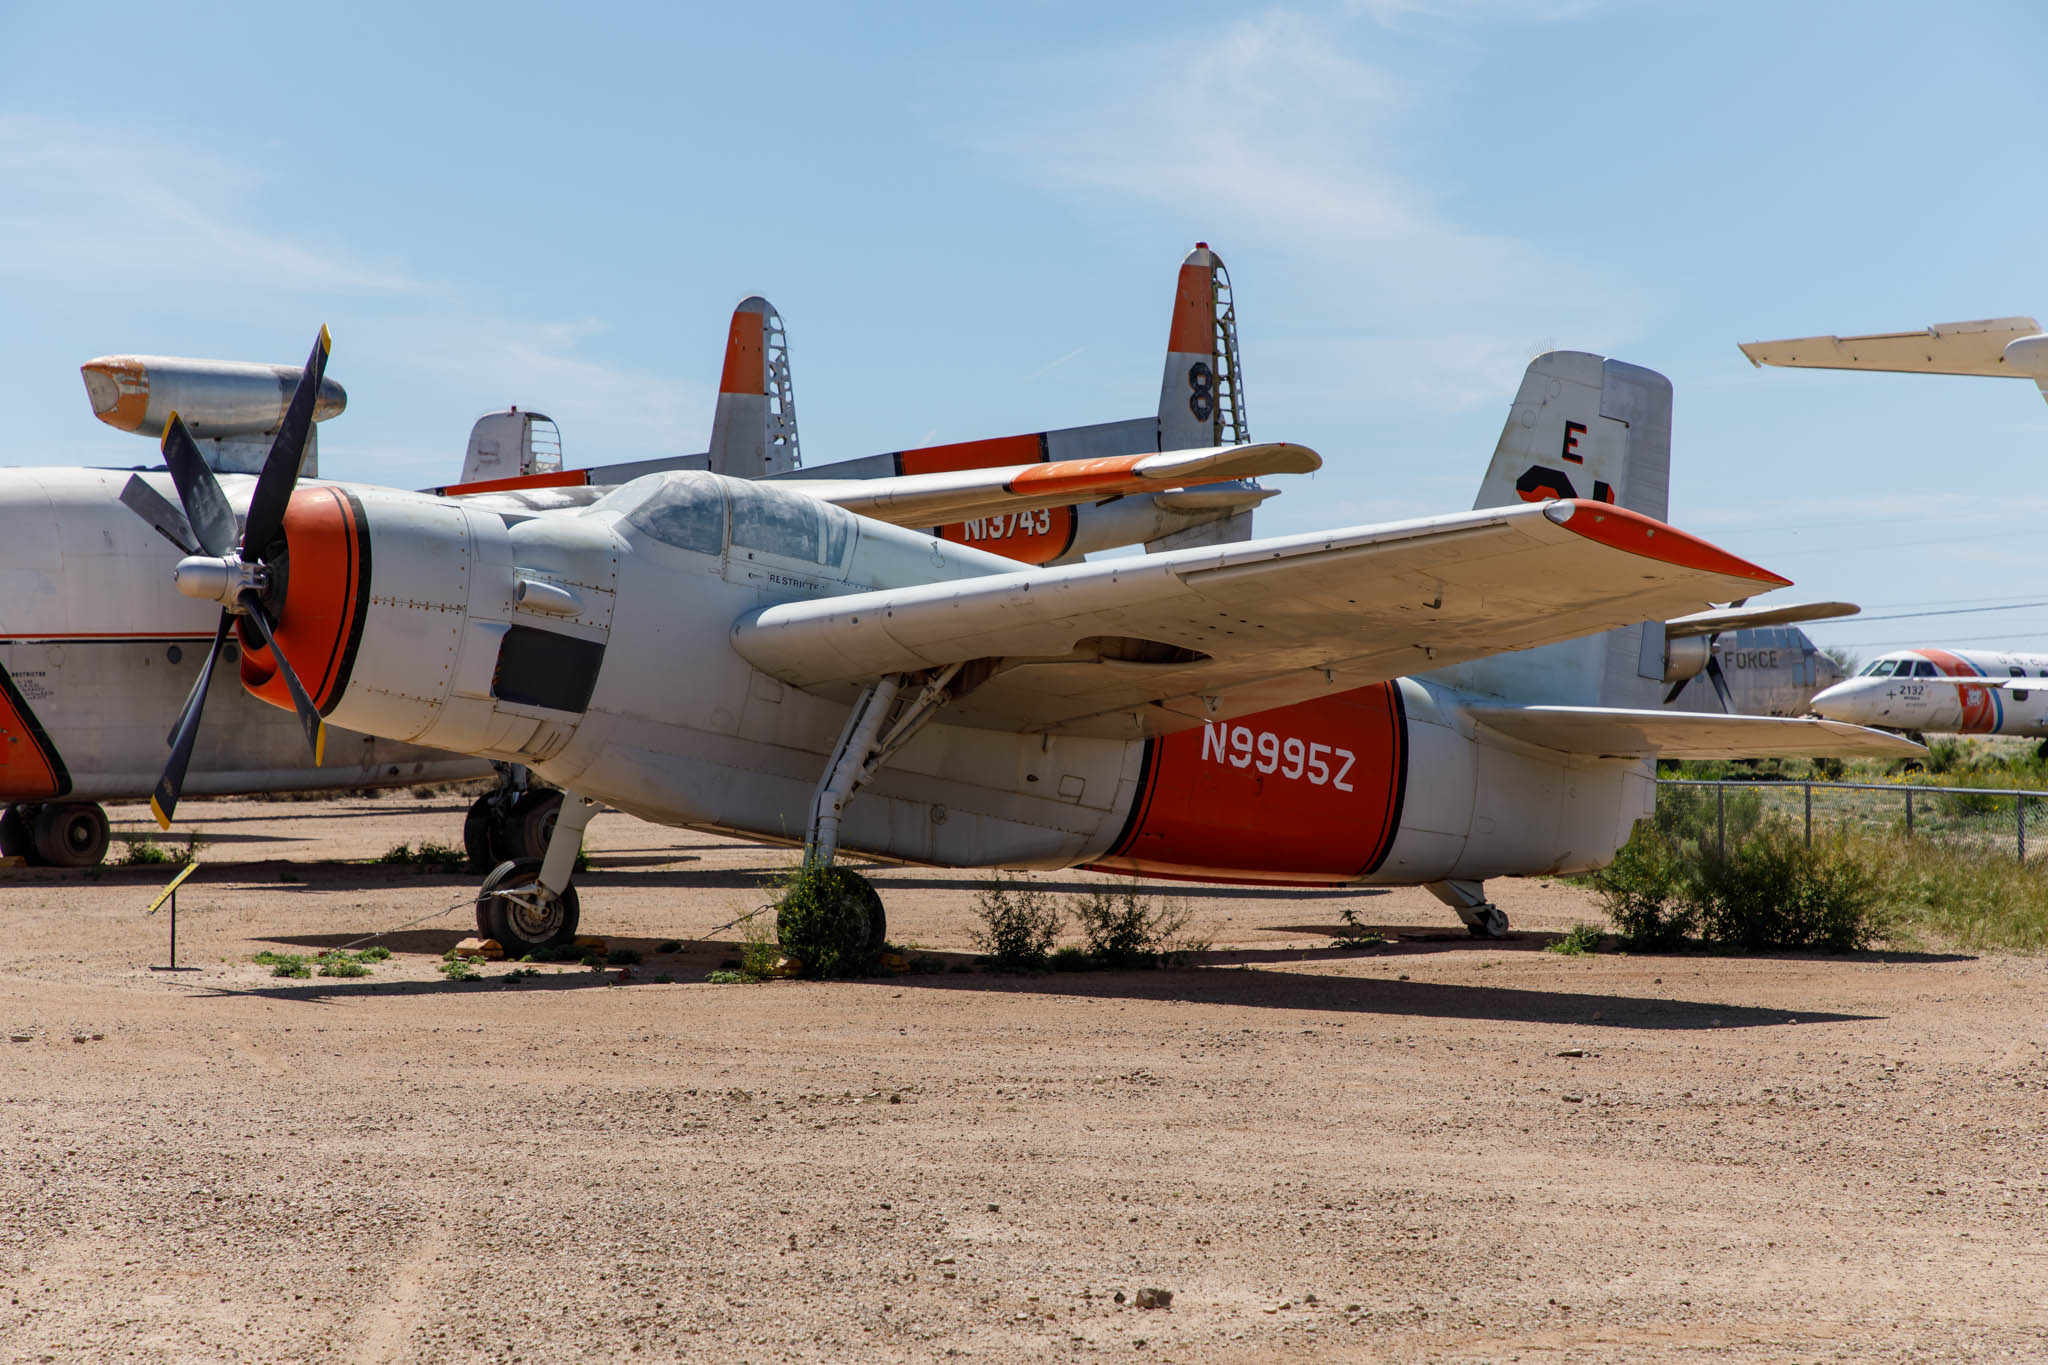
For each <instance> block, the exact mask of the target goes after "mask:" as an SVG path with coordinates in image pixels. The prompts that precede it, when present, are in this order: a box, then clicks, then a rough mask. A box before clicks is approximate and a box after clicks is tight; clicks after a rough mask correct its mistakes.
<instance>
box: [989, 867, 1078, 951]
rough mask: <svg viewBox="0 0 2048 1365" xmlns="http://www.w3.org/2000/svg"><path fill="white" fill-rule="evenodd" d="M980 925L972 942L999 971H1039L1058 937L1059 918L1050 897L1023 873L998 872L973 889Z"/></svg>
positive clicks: (1058, 913) (1057, 910)
mask: <svg viewBox="0 0 2048 1365" xmlns="http://www.w3.org/2000/svg"><path fill="white" fill-rule="evenodd" d="M974 913H975V914H976V915H977V916H978V917H979V918H980V920H981V927H980V928H979V929H977V930H975V931H974V945H975V947H977V948H979V949H981V951H982V952H983V954H985V955H986V956H987V958H988V960H989V965H990V966H991V967H994V968H995V969H996V970H997V971H999V972H1042V971H1044V970H1045V969H1046V966H1047V964H1048V961H1049V959H1050V957H1051V954H1052V947H1053V944H1055V943H1057V942H1058V941H1059V937H1060V928H1061V919H1060V912H1059V909H1058V908H1057V907H1056V906H1055V905H1054V904H1053V903H1052V898H1051V897H1050V896H1048V895H1047V894H1046V893H1045V892H1043V891H1041V890H1039V889H1038V888H1037V887H1036V886H1033V885H1032V884H1031V879H1030V877H1029V876H1027V875H1025V874H1023V873H1015V872H998V873H996V874H995V875H994V876H993V877H991V878H990V879H989V880H988V881H986V882H983V883H982V887H981V890H980V891H978V892H976V893H975V897H974Z"/></svg>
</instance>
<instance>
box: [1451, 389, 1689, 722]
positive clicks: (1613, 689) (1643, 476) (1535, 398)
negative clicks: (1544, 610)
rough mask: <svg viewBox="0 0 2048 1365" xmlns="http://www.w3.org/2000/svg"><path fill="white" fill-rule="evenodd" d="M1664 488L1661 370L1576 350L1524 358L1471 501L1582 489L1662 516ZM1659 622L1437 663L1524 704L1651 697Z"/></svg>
mask: <svg viewBox="0 0 2048 1365" xmlns="http://www.w3.org/2000/svg"><path fill="white" fill-rule="evenodd" d="M1670 491H1671V381H1670V380H1668V379H1666V378H1665V377H1664V376H1663V375H1661V374H1658V373H1657V372H1656V371H1655V370H1646V369H1643V368H1642V367H1641V366H1639V365H1630V364H1627V363H1626V362H1624V361H1620V360H1609V359H1606V358H1605V357H1603V356H1597V355H1588V354H1586V353H1585V352H1583V351H1550V352H1547V353H1546V354H1543V355H1540V356H1537V357H1536V359H1534V360H1532V361H1530V362H1529V369H1528V371H1527V373H1525V374H1524V375H1523V376H1522V387H1521V389H1520V391H1519V392H1517V393H1516V395H1515V402H1514V406H1513V407H1512V408H1510V409H1509V411H1508V420H1507V422H1506V424H1505V425H1504V426H1503V427H1502V428H1501V433H1500V441H1499V443H1498V444H1497V445H1495V447H1494V451H1493V462H1492V463H1491V464H1490V465H1488V466H1487V470H1486V477H1485V478H1484V479H1483V480H1482V481H1481V483H1480V485H1479V497H1478V498H1477V499H1476V500H1475V501H1474V502H1473V504H1472V505H1473V506H1474V507H1501V506H1506V505H1509V504H1512V503H1515V502H1518V501H1520V502H1541V501H1543V500H1545V499H1548V498H1591V499H1594V500H1596V501H1599V502H1611V503H1614V504H1616V505H1618V506H1621V507H1626V508H1628V509H1629V510H1630V511H1634V512H1641V513H1643V514H1644V515H1645V516H1651V517H1655V518H1657V519H1658V520H1659V521H1663V520H1665V519H1666V516H1667V509H1668V504H1669V502H1670ZM1664 672H1665V668H1664V630H1663V625H1662V623H1661V622H1648V623H1645V624H1644V625H1640V626H1627V627H1624V628H1623V629H1621V630H1610V631H1608V632H1606V633H1605V634H1602V635H1589V636H1587V637H1585V638H1584V639H1580V640H1566V641H1563V642H1562V643H1559V644H1555V645H1546V646H1544V647H1543V648H1541V649H1530V650H1523V651H1520V652H1518V653H1513V654H1499V655H1495V656H1493V657H1492V658H1488V659H1480V660H1477V661H1475V662H1473V663H1469V664H1462V665H1460V666H1459V667H1457V668H1453V669H1448V670H1446V671H1445V672H1444V673H1443V674H1442V675H1440V676H1441V678H1442V680H1443V681H1444V682H1446V683H1448V684H1449V685H1450V686H1452V687H1457V688H1460V689H1462V690H1465V691H1471V692H1480V693H1485V694H1487V695H1490V696H1497V697H1505V698H1509V699H1512V700H1515V701H1521V702H1528V703H1532V704H1535V703H1556V704H1569V705H1578V706H1631V707H1637V706H1640V707H1651V706H1655V705H1657V704H1658V701H1659V699H1660V697H1661V694H1662V688H1663V678H1664Z"/></svg>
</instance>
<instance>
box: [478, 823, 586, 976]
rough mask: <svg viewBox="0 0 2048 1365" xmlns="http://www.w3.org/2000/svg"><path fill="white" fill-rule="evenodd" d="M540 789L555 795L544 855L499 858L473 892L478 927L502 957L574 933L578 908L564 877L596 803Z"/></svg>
mask: <svg viewBox="0 0 2048 1365" xmlns="http://www.w3.org/2000/svg"><path fill="white" fill-rule="evenodd" d="M544 794H545V795H547V796H550V797H553V798H554V805H555V809H556V812H557V815H556V818H555V819H554V821H553V824H552V827H551V828H550V829H549V831H548V838H547V846H546V856H544V857H542V858H538V859H535V858H508V859H505V860H503V861H501V862H499V864H498V865H497V866H496V867H495V868H493V869H492V871H491V875H490V876H488V877H486V878H484V884H483V886H482V887H481V888H480V889H479V890H478V891H477V897H476V927H477V932H478V933H480V934H482V935H483V936H484V937H485V938H494V939H496V940H497V941H498V942H499V944H500V945H501V946H503V948H504V949H505V955H506V956H507V957H524V956H526V955H527V954H528V953H530V952H532V951H534V950H535V949H536V948H548V947H553V946H555V945H558V944H563V943H567V942H569V940H571V939H573V938H575V937H576V923H577V920H578V918H579V916H580V913H581V910H580V907H579V906H578V904H577V900H576V888H575V887H573V886H571V885H570V884H569V880H570V878H571V877H573V876H574V875H575V874H576V853H577V850H579V849H581V848H582V847H583V831H584V830H585V829H587V828H588V827H589V825H590V818H591V817H592V816H593V815H595V814H597V809H598V808H597V803H596V802H595V801H591V800H587V799H585V798H584V797H580V796H572V795H570V794H568V793H566V792H548V793H544Z"/></svg>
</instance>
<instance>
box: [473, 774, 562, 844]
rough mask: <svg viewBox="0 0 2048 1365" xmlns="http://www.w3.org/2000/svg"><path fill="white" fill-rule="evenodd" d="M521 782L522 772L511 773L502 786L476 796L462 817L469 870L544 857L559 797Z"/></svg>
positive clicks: (560, 804) (544, 789) (554, 793)
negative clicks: (466, 813) (470, 868)
mask: <svg viewBox="0 0 2048 1365" xmlns="http://www.w3.org/2000/svg"><path fill="white" fill-rule="evenodd" d="M524 778H525V770H524V769H518V770H515V772H514V774H513V775H511V776H509V777H508V780H507V781H506V783H505V784H504V785H502V786H500V787H498V788H496V789H495V790H492V791H488V792H485V793H484V794H483V795H482V796H479V797H478V798H477V799H476V801H475V802H474V803H473V804H472V805H471V806H470V808H469V814H468V815H466V816H464V817H463V821H462V848H463V851H464V852H466V853H467V854H469V864H470V866H471V867H496V866H497V865H498V864H499V863H502V862H510V861H517V860H519V859H521V858H531V859H534V860H536V861H538V860H539V859H541V858H543V857H546V856H547V851H548V836H549V835H550V834H552V833H554V829H555V819H556V817H557V815H558V813H559V812H560V811H561V809H562V794H561V793H560V792H558V791H555V790H554V789H552V788H549V787H529V786H527V785H526V784H525V781H524Z"/></svg>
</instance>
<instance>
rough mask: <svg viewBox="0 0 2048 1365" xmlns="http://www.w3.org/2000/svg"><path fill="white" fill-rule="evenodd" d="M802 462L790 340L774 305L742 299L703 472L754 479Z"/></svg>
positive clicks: (759, 299)
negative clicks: (797, 428) (798, 442)
mask: <svg viewBox="0 0 2048 1365" xmlns="http://www.w3.org/2000/svg"><path fill="white" fill-rule="evenodd" d="M802 463H803V456H802V453H801V452H800V451H799V449H798V447H797V435H796V395H795V392H794V390H793V387H792V385H791V383H790V375H789V336H788V333H786V332H785V331H784V330H783V327H782V318H781V316H780V315H779V314H777V313H776V311H775V309H774V306H773V305H771V304H770V303H769V302H768V300H766V299H764V298H762V297H761V296H760V295H758V294H756V295H754V296H752V297H750V298H745V299H741V300H740V302H739V306H738V307H736V308H734V309H733V310H732V328H731V330H730V331H729V332H727V334H726V341H725V370H724V373H723V374H722V375H721V377H720V379H719V383H718V408H717V410H716V411H715V412H714V413H713V415H712V418H711V450H710V456H709V459H708V461H707V468H709V469H710V470H711V472H712V473H714V474H730V475H732V476H733V477H734V478H739V479H759V478H765V477H767V476H768V475H770V474H786V473H788V472H789V471H790V470H792V469H795V468H797V467H798V466H799V465H801V464H802Z"/></svg>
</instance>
